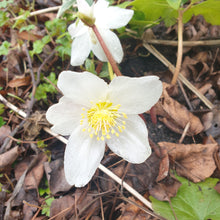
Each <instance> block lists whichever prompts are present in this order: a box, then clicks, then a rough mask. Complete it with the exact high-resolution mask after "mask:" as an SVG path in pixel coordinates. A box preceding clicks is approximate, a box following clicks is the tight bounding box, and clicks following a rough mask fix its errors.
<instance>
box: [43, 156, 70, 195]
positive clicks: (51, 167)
mask: <svg viewBox="0 0 220 220" xmlns="http://www.w3.org/2000/svg"><path fill="white" fill-rule="evenodd" d="M44 169H45V172H46V175H47V179H48V183H49V187H50V191H51V192H52V194H56V193H58V192H65V191H69V190H70V189H71V188H72V186H71V185H70V184H68V183H67V181H66V178H65V174H64V169H63V159H57V160H54V161H52V162H50V163H49V162H46V163H45V164H44Z"/></svg>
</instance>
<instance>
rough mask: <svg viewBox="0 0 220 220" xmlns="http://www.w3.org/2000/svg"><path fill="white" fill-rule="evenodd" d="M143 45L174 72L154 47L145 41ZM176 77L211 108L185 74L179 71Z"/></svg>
mask: <svg viewBox="0 0 220 220" xmlns="http://www.w3.org/2000/svg"><path fill="white" fill-rule="evenodd" d="M143 46H144V47H145V48H146V49H147V50H148V51H149V52H151V53H152V54H153V55H154V56H155V57H157V59H159V60H160V61H161V62H162V63H163V64H164V65H165V66H166V67H168V68H169V70H170V71H171V73H174V71H175V67H174V66H173V65H172V63H170V62H169V61H168V60H167V59H166V58H165V57H164V56H163V55H162V54H161V53H160V52H159V51H158V50H157V49H156V48H155V47H153V46H151V45H149V44H148V43H146V42H145V41H143ZM178 79H179V80H181V82H182V83H183V84H184V85H186V86H187V87H188V88H189V89H190V90H191V91H192V92H194V93H195V94H196V95H197V96H198V97H199V98H200V99H201V100H202V101H203V102H204V104H205V105H206V106H207V107H208V108H209V109H212V108H213V104H212V103H211V102H210V101H209V100H208V99H207V98H206V97H205V96H204V95H203V94H202V93H201V92H200V91H199V90H198V89H197V88H196V87H195V86H193V85H192V83H190V82H189V81H188V80H187V79H186V77H185V76H183V75H182V74H181V73H179V76H178Z"/></svg>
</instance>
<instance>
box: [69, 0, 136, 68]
mask: <svg viewBox="0 0 220 220" xmlns="http://www.w3.org/2000/svg"><path fill="white" fill-rule="evenodd" d="M77 5H78V10H79V13H80V14H81V15H82V16H85V18H88V19H90V20H91V21H93V22H94V24H95V25H96V26H97V28H98V30H99V32H100V34H101V36H102V38H103V40H104V42H105V43H106V45H107V47H108V49H109V50H110V52H111V54H112V56H113V58H114V59H115V61H116V62H118V63H120V62H121V61H122V58H123V50H122V46H121V43H120V41H119V39H118V37H117V35H116V34H115V33H113V32H112V31H110V29H116V28H120V27H123V26H125V25H127V23H128V22H129V20H130V19H131V18H132V16H133V13H134V12H133V10H129V9H122V8H119V7H117V6H110V7H108V6H109V3H108V2H107V1H105V0H98V1H97V2H96V3H94V4H93V5H92V6H91V7H90V6H89V5H88V3H87V2H86V1H85V0H77ZM68 31H69V33H70V35H71V37H72V38H73V39H74V40H73V43H72V49H71V62H70V63H71V65H72V66H78V65H81V64H83V63H84V61H85V60H86V58H87V57H88V56H89V53H90V51H92V52H93V53H94V54H95V56H96V57H97V58H98V59H99V60H101V61H103V62H106V61H108V60H107V58H106V56H105V53H104V51H103V49H102V47H101V45H100V43H99V42H98V40H97V38H96V36H95V34H94V32H93V30H92V28H91V27H89V26H87V25H85V24H84V23H83V22H82V21H81V20H80V21H78V20H77V22H75V23H73V24H71V25H70V26H69V28H68Z"/></svg>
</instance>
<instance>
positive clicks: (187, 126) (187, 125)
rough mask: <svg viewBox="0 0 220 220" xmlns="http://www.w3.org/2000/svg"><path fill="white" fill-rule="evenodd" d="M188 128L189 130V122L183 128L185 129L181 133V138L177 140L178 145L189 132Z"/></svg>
mask: <svg viewBox="0 0 220 220" xmlns="http://www.w3.org/2000/svg"><path fill="white" fill-rule="evenodd" d="M189 128H190V122H188V123H187V124H186V126H185V128H184V130H183V133H182V135H181V138H180V139H179V144H181V143H182V142H183V139H184V138H185V136H186V133H187V131H188V130H189Z"/></svg>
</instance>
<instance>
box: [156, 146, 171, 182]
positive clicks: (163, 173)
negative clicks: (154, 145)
mask: <svg viewBox="0 0 220 220" xmlns="http://www.w3.org/2000/svg"><path fill="white" fill-rule="evenodd" d="M160 152H161V161H160V168H159V173H158V176H157V179H156V181H157V182H159V181H161V180H163V179H164V178H166V177H167V175H168V173H169V156H168V153H167V150H166V149H165V148H162V149H161V150H160Z"/></svg>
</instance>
